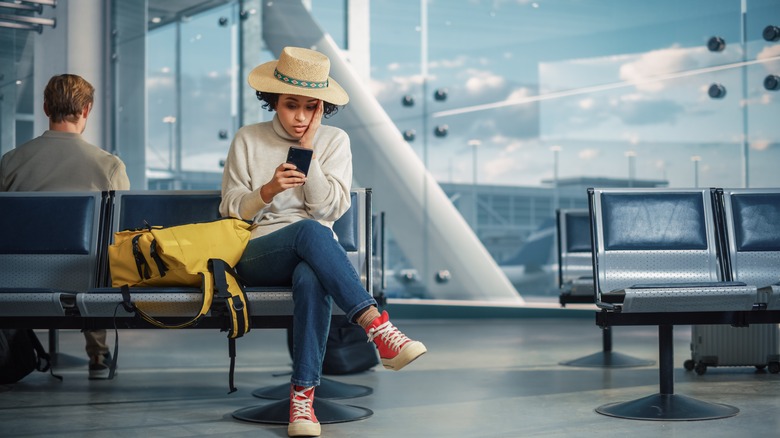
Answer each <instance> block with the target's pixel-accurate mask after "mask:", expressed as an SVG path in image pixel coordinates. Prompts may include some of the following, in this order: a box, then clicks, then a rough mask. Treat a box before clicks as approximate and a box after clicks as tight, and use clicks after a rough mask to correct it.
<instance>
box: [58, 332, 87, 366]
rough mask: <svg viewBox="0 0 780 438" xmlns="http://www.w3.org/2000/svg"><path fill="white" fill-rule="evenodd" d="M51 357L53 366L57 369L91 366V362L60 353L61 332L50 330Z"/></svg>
mask: <svg viewBox="0 0 780 438" xmlns="http://www.w3.org/2000/svg"><path fill="white" fill-rule="evenodd" d="M49 356H50V357H51V366H52V367H56V368H75V367H83V366H84V365H87V364H89V360H87V359H85V358H81V357H76V356H71V355H69V354H65V353H61V352H60V332H59V330H57V329H49Z"/></svg>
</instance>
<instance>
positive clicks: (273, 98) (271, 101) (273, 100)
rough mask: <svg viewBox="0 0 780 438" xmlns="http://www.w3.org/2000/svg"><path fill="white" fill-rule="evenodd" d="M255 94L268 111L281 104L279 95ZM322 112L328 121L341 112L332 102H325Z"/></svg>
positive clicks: (260, 92)
mask: <svg viewBox="0 0 780 438" xmlns="http://www.w3.org/2000/svg"><path fill="white" fill-rule="evenodd" d="M255 94H256V95H257V100H259V101H261V102H263V105H262V106H263V108H264V109H267V110H268V111H274V110H275V109H276V104H277V103H278V102H279V93H263V92H262V91H257V92H255ZM322 111H323V113H322V117H325V118H326V119H327V118H329V117H330V116H332V115H334V114H336V113H337V112H338V111H339V107H338V105H334V104H332V103H330V102H325V105H323V108H322Z"/></svg>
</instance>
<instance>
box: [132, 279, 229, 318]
mask: <svg viewBox="0 0 780 438" xmlns="http://www.w3.org/2000/svg"><path fill="white" fill-rule="evenodd" d="M203 277H204V281H203V284H202V291H203V293H202V294H201V299H202V305H201V309H200V312H199V313H198V314H197V315H195V317H193V318H192V319H190V320H189V321H186V322H183V323H181V324H166V323H164V322H162V321H160V320H159V319H157V318H155V317H153V316H151V315H149V314H148V313H146V312H144V311H143V310H141V309H140V308H139V307H138V306H137V305H136V304H135V303H134V302H133V300H132V296H131V293H130V286H128V285H126V284H125V285H123V286H122V287H121V288H120V291H121V293H122V307H124V309H125V310H126V311H127V312H130V313H135V314H136V315H137V316H138V317H140V318H141V319H143V320H144V321H146V322H148V323H149V324H151V325H153V326H155V327H159V328H167V329H181V328H187V327H192V326H193V325H196V324H197V323H198V322H200V320H201V319H202V318H203V316H204V315H206V313H208V311H209V309H210V308H211V301H212V298H213V295H214V288H213V282H212V281H210V279H207V278H205V276H203Z"/></svg>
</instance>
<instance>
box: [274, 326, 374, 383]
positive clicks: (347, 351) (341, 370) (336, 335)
mask: <svg viewBox="0 0 780 438" xmlns="http://www.w3.org/2000/svg"><path fill="white" fill-rule="evenodd" d="M287 346H288V347H289V349H290V355H292V329H290V330H287ZM378 364H379V356H378V354H377V351H376V347H375V346H374V343H373V342H368V336H367V335H366V331H365V330H363V328H362V327H360V326H359V325H356V324H350V323H349V322H347V320H346V318H343V317H341V318H339V317H334V318H333V319H332V320H331V322H330V332H329V333H328V344H327V349H326V350H325V359H324V360H323V361H322V374H330V375H343V374H355V373H361V372H363V371H366V370H369V369H371V368H373V367H375V366H376V365H378Z"/></svg>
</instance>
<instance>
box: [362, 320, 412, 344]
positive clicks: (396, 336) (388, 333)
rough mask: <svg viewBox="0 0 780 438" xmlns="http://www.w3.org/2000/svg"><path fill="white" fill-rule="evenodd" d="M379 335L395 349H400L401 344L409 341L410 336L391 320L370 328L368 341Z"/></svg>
mask: <svg viewBox="0 0 780 438" xmlns="http://www.w3.org/2000/svg"><path fill="white" fill-rule="evenodd" d="M377 336H381V337H382V340H383V341H384V342H385V344H387V346H388V347H390V348H392V349H393V351H400V350H401V346H402V345H403V344H405V343H406V342H407V341H409V338H407V337H406V335H404V334H403V333H401V332H400V331H399V330H398V329H397V328H395V326H394V325H393V324H392V323H391V322H390V321H387V322H386V323H384V324H382V325H380V326H379V327H376V328H372V329H370V330H369V331H368V342H371V341H373V340H374V338H376V337H377Z"/></svg>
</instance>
